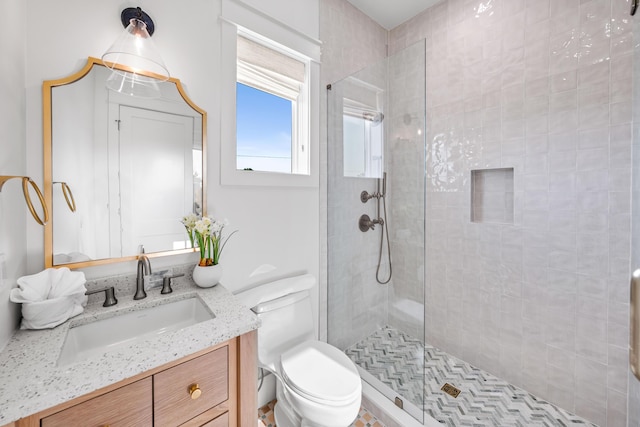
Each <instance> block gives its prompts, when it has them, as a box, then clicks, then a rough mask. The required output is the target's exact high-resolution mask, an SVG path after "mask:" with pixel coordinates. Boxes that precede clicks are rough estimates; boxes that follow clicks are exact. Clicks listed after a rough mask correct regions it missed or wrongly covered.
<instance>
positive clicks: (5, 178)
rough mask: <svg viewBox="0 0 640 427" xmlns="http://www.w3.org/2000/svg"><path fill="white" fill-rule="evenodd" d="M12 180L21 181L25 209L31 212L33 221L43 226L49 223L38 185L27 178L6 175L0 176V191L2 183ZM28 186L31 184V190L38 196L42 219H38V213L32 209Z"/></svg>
mask: <svg viewBox="0 0 640 427" xmlns="http://www.w3.org/2000/svg"><path fill="white" fill-rule="evenodd" d="M13 178H20V179H22V193H23V194H24V200H25V201H26V202H27V207H28V208H29V211H30V212H31V215H32V216H33V219H35V220H36V222H37V223H38V224H40V225H45V224H46V223H47V222H48V221H49V210H48V209H47V204H46V203H45V201H44V197H43V196H42V192H41V191H40V188H38V184H36V183H35V182H33V180H32V179H31V178H29V177H28V176H8V175H7V176H0V191H2V186H3V185H4V183H5V182H7V181H9V180H10V179H13ZM29 184H31V186H32V187H33V189H34V190H35V191H36V194H37V195H38V199H40V204H41V205H42V212H43V213H44V219H40V217H39V216H38V213H37V212H36V210H35V209H34V207H33V203H32V202H31V196H29Z"/></svg>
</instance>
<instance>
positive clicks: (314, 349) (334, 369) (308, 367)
mask: <svg viewBox="0 0 640 427" xmlns="http://www.w3.org/2000/svg"><path fill="white" fill-rule="evenodd" d="M280 366H281V369H282V376H283V377H284V380H285V381H286V382H287V385H289V386H290V387H291V388H293V389H295V390H296V391H298V392H299V393H300V394H302V395H303V396H305V397H307V398H309V399H312V400H316V401H317V400H320V401H333V402H342V401H348V400H351V399H353V398H355V397H356V396H358V395H360V393H361V388H362V385H361V382H360V375H359V374H358V370H357V369H356V367H355V365H354V364H353V362H352V361H351V360H350V359H349V358H348V357H347V356H346V355H345V354H344V353H343V352H341V351H340V350H338V349H337V348H335V347H334V346H332V345H329V344H327V343H324V342H321V341H305V342H303V343H301V344H298V345H297V346H295V347H293V348H292V349H290V350H288V351H286V352H284V353H283V354H282V356H281V358H280Z"/></svg>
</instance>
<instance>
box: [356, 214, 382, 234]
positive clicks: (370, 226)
mask: <svg viewBox="0 0 640 427" xmlns="http://www.w3.org/2000/svg"><path fill="white" fill-rule="evenodd" d="M376 224H380V225H381V226H382V225H384V220H383V219H382V218H377V219H371V218H370V217H369V215H367V214H363V215H361V216H360V219H359V220H358V228H359V229H360V231H362V232H363V233H366V232H367V231H369V230H375V226H376Z"/></svg>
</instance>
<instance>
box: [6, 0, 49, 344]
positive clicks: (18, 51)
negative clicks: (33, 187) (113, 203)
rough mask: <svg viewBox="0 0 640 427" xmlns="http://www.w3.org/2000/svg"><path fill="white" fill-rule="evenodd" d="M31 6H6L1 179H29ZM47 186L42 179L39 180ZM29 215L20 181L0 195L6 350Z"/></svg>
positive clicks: (17, 0)
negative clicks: (11, 293)
mask: <svg viewBox="0 0 640 427" xmlns="http://www.w3.org/2000/svg"><path fill="white" fill-rule="evenodd" d="M25 28H26V8H25V4H24V2H23V1H22V0H4V1H2V2H0V56H2V58H3V60H2V61H1V62H0V76H2V79H1V80H0V175H23V174H25V173H26V167H25V152H26V150H25V144H24V138H25V136H24V126H25V94H24V70H25V43H24V41H23V39H22V38H21V35H22V34H24V32H25ZM37 182H38V185H39V186H40V187H42V184H41V183H42V181H37ZM27 215H29V213H28V211H27V209H26V208H25V202H24V199H23V196H22V185H21V182H20V181H19V180H11V181H9V182H7V183H6V184H5V185H4V187H3V189H2V192H1V193H0V254H4V261H3V260H2V255H0V349H2V348H3V347H4V345H5V344H6V342H7V341H8V339H9V338H10V337H11V334H12V333H13V331H14V329H15V328H16V326H17V324H18V319H19V313H18V307H19V306H18V305H16V304H13V303H11V302H9V290H10V289H11V288H12V287H13V285H14V284H15V281H16V279H17V278H18V277H20V276H22V275H24V274H25V271H26V245H25V233H26V230H25V227H26V225H25V224H26V222H27V221H32V220H31V219H30V215H29V218H27Z"/></svg>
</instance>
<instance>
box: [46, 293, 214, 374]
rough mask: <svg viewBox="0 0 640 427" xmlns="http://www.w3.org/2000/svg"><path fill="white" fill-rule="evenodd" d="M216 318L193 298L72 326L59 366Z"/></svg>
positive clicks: (61, 353) (63, 347)
mask: <svg viewBox="0 0 640 427" xmlns="http://www.w3.org/2000/svg"><path fill="white" fill-rule="evenodd" d="M214 317H215V315H214V314H213V313H211V312H210V311H209V309H207V308H206V307H205V305H204V304H203V302H202V301H201V300H200V299H199V298H197V297H192V298H188V299H184V300H180V301H175V302H171V303H167V304H163V305H159V306H157V307H151V308H146V309H143V310H139V311H133V312H128V313H126V314H122V315H120V316H115V317H110V318H108V319H103V320H98V321H95V322H92V323H87V324H85V325H80V326H76V327H71V328H69V331H68V332H67V336H66V338H65V340H64V344H63V346H62V351H61V352H60V357H59V358H58V366H63V365H66V364H69V363H72V362H75V361H77V360H84V359H87V358H89V357H93V356H97V355H101V354H103V353H106V352H107V351H110V350H114V349H117V348H121V347H124V346H127V345H130V344H132V343H134V342H136V341H140V340H143V339H147V338H150V337H153V336H158V335H160V334H164V333H165V332H171V331H177V330H179V329H182V328H186V327H187V326H191V325H195V324H196V323H200V322H204V321H205V320H210V319H213V318H214Z"/></svg>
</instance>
